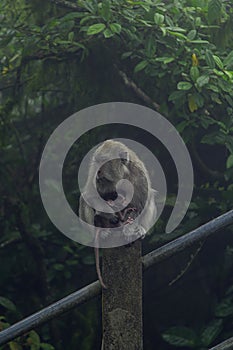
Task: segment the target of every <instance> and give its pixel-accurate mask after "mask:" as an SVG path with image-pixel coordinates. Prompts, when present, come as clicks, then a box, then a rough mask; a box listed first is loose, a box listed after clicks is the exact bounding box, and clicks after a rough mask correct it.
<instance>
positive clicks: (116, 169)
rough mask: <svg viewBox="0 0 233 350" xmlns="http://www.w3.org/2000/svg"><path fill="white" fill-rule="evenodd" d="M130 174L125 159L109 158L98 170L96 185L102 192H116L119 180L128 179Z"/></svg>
mask: <svg viewBox="0 0 233 350" xmlns="http://www.w3.org/2000/svg"><path fill="white" fill-rule="evenodd" d="M128 174H129V170H128V168H127V166H126V164H125V161H124V160H122V159H113V160H109V161H107V162H106V163H104V164H103V165H102V166H101V167H100V168H99V169H98V171H97V172H96V187H97V189H98V191H99V192H100V194H105V193H110V192H114V191H115V190H116V184H117V183H118V181H120V180H122V179H127V177H128Z"/></svg>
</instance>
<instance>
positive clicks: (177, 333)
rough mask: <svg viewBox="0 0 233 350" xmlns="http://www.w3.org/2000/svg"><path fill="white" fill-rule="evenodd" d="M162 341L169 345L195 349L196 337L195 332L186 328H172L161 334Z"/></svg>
mask: <svg viewBox="0 0 233 350" xmlns="http://www.w3.org/2000/svg"><path fill="white" fill-rule="evenodd" d="M162 337H163V339H164V340H165V341H166V342H168V343H169V344H171V345H175V346H181V347H182V346H187V347H190V348H193V347H195V345H196V343H197V336H196V334H195V332H194V331H193V330H192V329H190V328H186V327H172V328H170V329H169V330H167V331H166V332H164V333H163V334H162Z"/></svg>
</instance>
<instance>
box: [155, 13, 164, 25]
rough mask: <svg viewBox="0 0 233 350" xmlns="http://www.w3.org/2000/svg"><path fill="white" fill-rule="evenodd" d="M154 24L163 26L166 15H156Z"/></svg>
mask: <svg viewBox="0 0 233 350" xmlns="http://www.w3.org/2000/svg"><path fill="white" fill-rule="evenodd" d="M154 22H155V24H157V25H158V26H161V24H163V22H164V15H161V14H160V13H156V14H155V15H154Z"/></svg>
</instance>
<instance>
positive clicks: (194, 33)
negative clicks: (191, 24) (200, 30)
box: [187, 29, 197, 40]
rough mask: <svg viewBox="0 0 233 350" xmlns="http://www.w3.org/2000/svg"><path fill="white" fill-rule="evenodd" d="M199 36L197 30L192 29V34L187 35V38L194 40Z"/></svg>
mask: <svg viewBox="0 0 233 350" xmlns="http://www.w3.org/2000/svg"><path fill="white" fill-rule="evenodd" d="M196 35H197V31H196V29H192V30H190V32H189V33H188V34H187V38H188V39H189V40H193V39H194V38H195V36H196Z"/></svg>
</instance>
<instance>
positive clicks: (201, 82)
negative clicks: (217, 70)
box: [197, 75, 210, 87]
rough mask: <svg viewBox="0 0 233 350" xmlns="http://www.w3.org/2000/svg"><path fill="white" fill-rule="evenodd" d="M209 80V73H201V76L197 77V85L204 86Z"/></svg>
mask: <svg viewBox="0 0 233 350" xmlns="http://www.w3.org/2000/svg"><path fill="white" fill-rule="evenodd" d="M209 80H210V77H209V76H208V75H201V76H200V77H199V78H197V85H198V86H199V87H202V86H204V85H206V84H208V82H209Z"/></svg>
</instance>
